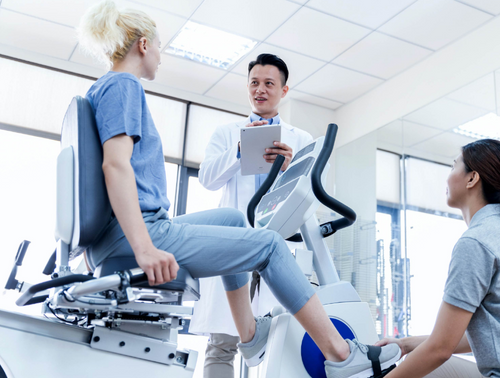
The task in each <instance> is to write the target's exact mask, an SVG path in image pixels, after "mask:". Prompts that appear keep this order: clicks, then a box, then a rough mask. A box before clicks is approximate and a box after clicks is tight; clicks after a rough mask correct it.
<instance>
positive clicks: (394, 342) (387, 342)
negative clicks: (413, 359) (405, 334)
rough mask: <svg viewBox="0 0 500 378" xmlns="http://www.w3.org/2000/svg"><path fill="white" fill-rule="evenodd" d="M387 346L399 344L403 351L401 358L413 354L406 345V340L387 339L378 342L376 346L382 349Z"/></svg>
mask: <svg viewBox="0 0 500 378" xmlns="http://www.w3.org/2000/svg"><path fill="white" fill-rule="evenodd" d="M387 344H398V346H399V349H401V357H403V356H404V355H406V354H408V353H410V352H411V351H410V350H408V348H407V346H406V343H405V342H404V339H395V338H393V337H386V338H384V339H382V340H380V341H377V342H376V343H375V344H374V345H375V346H380V347H382V346H384V345H387Z"/></svg>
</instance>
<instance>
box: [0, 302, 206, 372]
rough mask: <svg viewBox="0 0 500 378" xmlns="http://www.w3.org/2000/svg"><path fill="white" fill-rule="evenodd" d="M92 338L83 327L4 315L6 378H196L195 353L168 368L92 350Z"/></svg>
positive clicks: (1, 349)
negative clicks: (145, 376) (184, 362)
mask: <svg viewBox="0 0 500 378" xmlns="http://www.w3.org/2000/svg"><path fill="white" fill-rule="evenodd" d="M91 335H92V332H91V331H89V330H86V329H83V328H79V327H75V326H70V325H65V324H59V323H55V322H53V321H50V320H45V319H43V318H37V317H32V316H27V315H22V314H17V313H10V312H5V311H0V365H1V367H2V369H3V370H4V372H5V374H6V376H7V378H27V377H37V378H54V377H55V378H59V377H72V378H88V377H95V378H105V377H106V378H107V377H124V378H128V377H129V378H137V377H141V376H144V372H147V375H148V376H151V377H176V378H191V377H192V376H193V373H194V369H195V366H196V360H197V357H198V352H196V351H193V350H190V351H183V353H186V354H188V358H187V361H186V364H185V365H180V364H179V365H177V364H175V363H173V364H171V365H164V364H160V363H155V362H151V361H146V360H142V359H140V358H134V357H127V356H123V355H119V354H115V353H110V352H104V351H100V350H97V349H93V348H91V347H90V337H91ZM0 376H1V373H0Z"/></svg>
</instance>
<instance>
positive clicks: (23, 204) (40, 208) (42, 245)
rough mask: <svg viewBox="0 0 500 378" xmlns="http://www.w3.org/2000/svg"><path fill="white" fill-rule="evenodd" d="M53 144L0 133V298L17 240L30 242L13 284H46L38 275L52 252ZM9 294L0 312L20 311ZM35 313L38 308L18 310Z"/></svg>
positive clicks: (0, 302) (1, 300)
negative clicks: (3, 310) (15, 281)
mask: <svg viewBox="0 0 500 378" xmlns="http://www.w3.org/2000/svg"><path fill="white" fill-rule="evenodd" d="M59 150H60V148H59V142H57V141H54V140H50V139H44V138H38V137H33V136H28V135H23V134H18V133H13V132H9V131H4V130H0V162H2V163H1V164H0V178H1V182H2V185H0V209H1V211H0V230H1V234H2V235H3V236H2V237H1V238H0V250H1V251H2V253H1V254H0V284H1V285H2V286H1V287H0V293H2V291H3V286H4V284H5V282H6V280H7V277H8V275H9V274H10V270H11V268H12V266H13V264H14V257H15V255H16V252H17V248H18V246H19V244H20V243H21V242H22V241H23V240H25V239H26V240H29V241H31V244H30V246H29V248H28V251H27V253H26V258H25V259H24V263H23V266H22V268H21V269H20V270H19V275H18V279H21V280H26V281H27V282H29V283H32V284H33V283H38V282H41V281H45V280H47V276H44V275H43V274H42V270H43V268H44V267H45V264H46V262H47V260H48V258H49V257H50V255H51V254H52V252H54V249H55V245H56V244H55V239H54V227H55V216H56V161H57V155H58V154H59ZM16 298H17V295H16V293H14V292H13V291H9V292H5V293H4V295H1V294H0V307H4V308H5V307H8V308H11V309H13V310H14V309H15V310H16V311H20V309H21V308H19V307H16V306H15V305H14V301H15V299H16ZM23 309H25V310H26V311H28V312H30V313H35V314H39V313H40V308H39V307H37V306H29V307H26V308H23Z"/></svg>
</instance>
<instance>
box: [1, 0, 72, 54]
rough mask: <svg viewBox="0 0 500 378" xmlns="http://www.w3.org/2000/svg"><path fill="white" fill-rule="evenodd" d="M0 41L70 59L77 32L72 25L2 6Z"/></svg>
mask: <svg viewBox="0 0 500 378" xmlns="http://www.w3.org/2000/svg"><path fill="white" fill-rule="evenodd" d="M0 43H3V44H5V45H9V46H14V47H17V48H21V49H25V50H30V51H35V52H38V53H41V54H44V55H50V56H54V57H56V58H60V59H69V57H70V55H71V52H72V51H73V49H74V48H75V46H76V34H75V31H74V29H72V28H70V27H67V26H62V25H57V24H54V23H51V22H48V21H44V20H40V19H38V18H34V17H30V16H25V15H22V14H19V13H15V12H10V11H8V10H5V9H1V8H0Z"/></svg>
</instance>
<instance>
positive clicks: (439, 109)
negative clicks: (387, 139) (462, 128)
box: [405, 98, 488, 130]
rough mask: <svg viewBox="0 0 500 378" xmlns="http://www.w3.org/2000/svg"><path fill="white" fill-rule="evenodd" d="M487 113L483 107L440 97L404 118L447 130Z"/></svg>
mask: <svg viewBox="0 0 500 378" xmlns="http://www.w3.org/2000/svg"><path fill="white" fill-rule="evenodd" d="M486 113H488V111H487V110H485V109H480V108H476V107H474V106H470V105H466V104H462V103H460V102H457V101H454V100H450V99H448V98H442V99H439V100H437V101H434V102H433V103H432V104H430V105H427V106H424V107H423V108H421V109H419V110H416V111H414V112H413V113H410V114H409V115H407V116H406V117H405V120H407V121H411V122H416V123H419V124H423V125H427V126H432V127H437V128H439V129H441V130H449V129H452V128H455V127H457V126H459V125H462V124H464V123H466V122H468V121H471V120H473V119H475V118H477V117H480V116H482V115H484V114H486Z"/></svg>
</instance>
